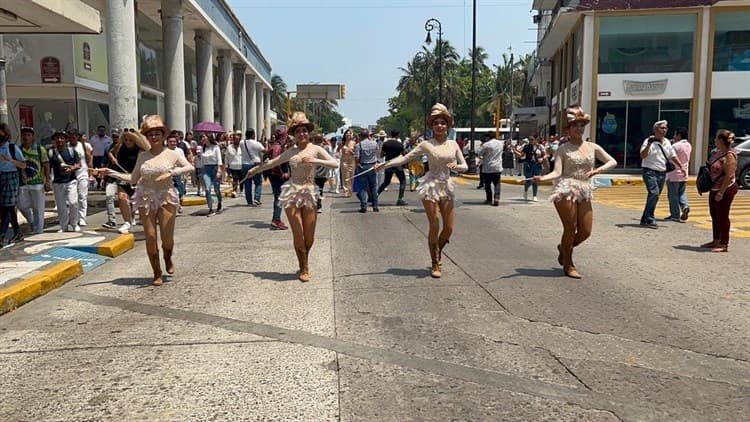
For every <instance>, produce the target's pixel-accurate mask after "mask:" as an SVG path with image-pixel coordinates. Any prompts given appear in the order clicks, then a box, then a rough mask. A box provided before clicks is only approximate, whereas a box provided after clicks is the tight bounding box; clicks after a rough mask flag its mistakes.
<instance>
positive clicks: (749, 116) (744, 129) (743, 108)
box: [708, 98, 750, 148]
mask: <svg viewBox="0 0 750 422" xmlns="http://www.w3.org/2000/svg"><path fill="white" fill-rule="evenodd" d="M719 129H728V130H731V131H732V132H734V133H735V135H736V136H737V137H746V136H750V98H744V99H733V100H711V123H710V124H709V137H708V139H709V146H710V147H711V148H713V145H714V143H713V142H714V135H715V134H716V131H717V130H719Z"/></svg>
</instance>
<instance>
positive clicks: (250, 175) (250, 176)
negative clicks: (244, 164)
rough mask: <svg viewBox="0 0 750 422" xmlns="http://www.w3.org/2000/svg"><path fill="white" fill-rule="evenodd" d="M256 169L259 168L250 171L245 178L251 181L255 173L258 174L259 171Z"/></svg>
mask: <svg viewBox="0 0 750 422" xmlns="http://www.w3.org/2000/svg"><path fill="white" fill-rule="evenodd" d="M256 168H258V167H253V168H251V169H250V170H248V171H247V174H246V175H245V178H246V179H251V178H252V177H253V176H255V173H257V171H256V170H255V169H256Z"/></svg>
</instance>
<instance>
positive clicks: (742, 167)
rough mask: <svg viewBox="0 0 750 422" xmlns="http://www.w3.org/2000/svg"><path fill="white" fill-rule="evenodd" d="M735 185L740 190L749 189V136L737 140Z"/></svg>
mask: <svg viewBox="0 0 750 422" xmlns="http://www.w3.org/2000/svg"><path fill="white" fill-rule="evenodd" d="M734 149H735V150H736V151H737V183H739V185H740V187H741V188H750V136H743V137H739V138H737V145H736V146H735V147H734Z"/></svg>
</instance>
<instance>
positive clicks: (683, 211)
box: [667, 127, 693, 223]
mask: <svg viewBox="0 0 750 422" xmlns="http://www.w3.org/2000/svg"><path fill="white" fill-rule="evenodd" d="M672 149H674V152H675V154H677V158H678V159H679V160H680V162H681V163H682V172H680V171H679V170H674V171H671V172H669V173H667V195H668V197H669V217H667V220H671V221H679V222H680V223H684V222H686V221H687V219H688V215H689V214H690V204H689V203H688V197H687V193H686V192H685V187H686V185H687V180H688V168H689V164H690V153H691V152H692V150H693V147H692V146H691V145H690V142H688V134H687V129H685V128H684V127H681V128H677V130H676V131H675V133H674V138H673V139H672Z"/></svg>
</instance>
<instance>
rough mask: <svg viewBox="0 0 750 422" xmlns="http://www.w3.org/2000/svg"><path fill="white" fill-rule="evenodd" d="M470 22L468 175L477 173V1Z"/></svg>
mask: <svg viewBox="0 0 750 422" xmlns="http://www.w3.org/2000/svg"><path fill="white" fill-rule="evenodd" d="M472 9H473V10H472V16H473V17H472V20H471V132H470V133H469V173H470V174H474V173H476V172H477V162H476V159H475V158H474V157H475V154H476V152H475V151H474V128H475V127H476V114H477V113H476V108H477V0H473V6H472Z"/></svg>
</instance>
